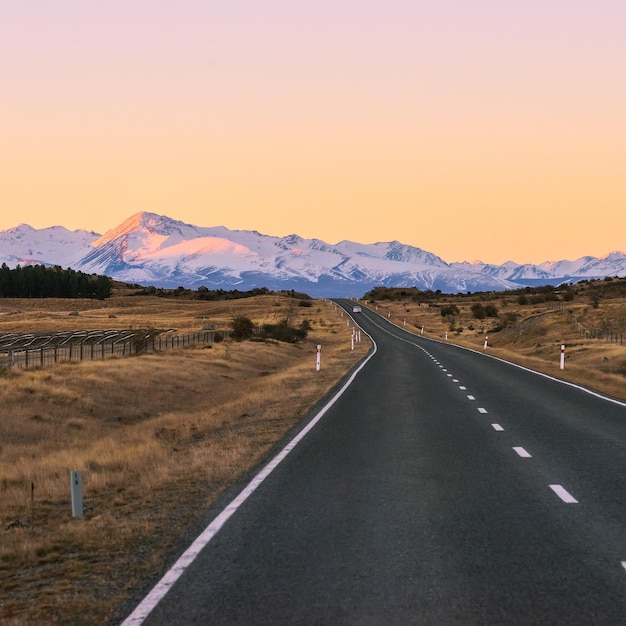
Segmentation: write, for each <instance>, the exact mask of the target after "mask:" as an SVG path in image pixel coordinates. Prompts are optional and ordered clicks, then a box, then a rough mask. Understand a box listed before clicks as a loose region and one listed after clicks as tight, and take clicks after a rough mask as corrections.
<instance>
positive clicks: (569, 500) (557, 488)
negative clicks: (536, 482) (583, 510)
mask: <svg viewBox="0 0 626 626" xmlns="http://www.w3.org/2000/svg"><path fill="white" fill-rule="evenodd" d="M550 489H552V491H554V493H556V495H557V496H559V498H561V500H563V502H565V504H578V500H576V498H574V496H573V495H572V494H571V493H569V491H567V490H566V489H565V488H564V487H563V486H562V485H550ZM623 563H624V562H623V561H622V565H623Z"/></svg>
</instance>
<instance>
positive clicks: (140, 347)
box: [0, 329, 215, 369]
mask: <svg viewBox="0 0 626 626" xmlns="http://www.w3.org/2000/svg"><path fill="white" fill-rule="evenodd" d="M214 339H215V331H213V330H206V331H202V332H197V333H188V334H183V335H180V334H176V332H175V330H174V329H169V330H89V331H87V330H79V331H65V332H56V333H28V334H24V333H6V334H1V333H0V364H1V365H3V366H4V367H15V368H18V369H25V368H29V367H49V366H51V365H54V364H56V363H61V362H71V361H93V360H101V359H106V358H111V357H128V356H134V355H138V354H143V353H146V352H155V351H162V350H171V349H174V348H179V347H180V348H182V347H186V346H190V345H194V344H199V343H200V344H210V343H213V341H214Z"/></svg>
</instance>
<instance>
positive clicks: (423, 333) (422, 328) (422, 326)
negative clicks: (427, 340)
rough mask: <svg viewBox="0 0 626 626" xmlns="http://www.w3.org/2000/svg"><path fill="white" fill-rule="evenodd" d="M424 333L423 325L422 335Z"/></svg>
mask: <svg viewBox="0 0 626 626" xmlns="http://www.w3.org/2000/svg"><path fill="white" fill-rule="evenodd" d="M423 334H424V327H423V326H422V335H423Z"/></svg>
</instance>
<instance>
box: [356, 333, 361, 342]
mask: <svg viewBox="0 0 626 626" xmlns="http://www.w3.org/2000/svg"><path fill="white" fill-rule="evenodd" d="M356 336H357V341H358V342H359V343H361V331H360V330H359V331H357V333H356Z"/></svg>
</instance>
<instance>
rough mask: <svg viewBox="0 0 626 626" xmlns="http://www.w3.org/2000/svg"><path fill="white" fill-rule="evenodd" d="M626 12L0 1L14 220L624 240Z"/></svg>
mask: <svg viewBox="0 0 626 626" xmlns="http://www.w3.org/2000/svg"><path fill="white" fill-rule="evenodd" d="M513 5H514V6H513ZM625 24H626V3H624V2H622V1H620V2H618V1H609V0H599V1H597V2H593V3H592V2H589V1H584V2H582V1H576V0H570V1H568V2H565V1H563V0H554V1H550V2H545V0H544V1H542V2H538V1H535V0H530V1H525V2H516V3H510V2H502V1H499V2H497V1H486V0H479V1H476V2H468V1H465V2H462V1H460V0H457V1H451V0H448V1H446V0H443V1H438V2H419V1H416V0H414V1H412V2H409V1H396V2H393V1H387V2H383V1H372V0H370V1H367V0H361V1H360V2H356V1H347V0H343V1H342V0H335V1H333V2H330V1H328V0H319V1H317V2H310V3H303V2H293V1H292V2H288V1H286V0H263V1H261V0H256V1H253V0H247V1H244V0H229V1H228V2H214V1H213V2H206V1H200V0H197V1H193V0H180V1H178V2H171V1H170V2H164V1H155V0H153V1H150V2H148V1H147V0H136V1H133V0H127V1H124V2H122V1H113V0H109V1H108V2H90V1H87V0H82V1H70V0H55V1H54V2H50V1H49V0H47V1H43V0H39V1H35V0H20V2H7V3H3V6H2V7H0V81H1V84H2V97H1V98H0V138H1V139H0V207H1V210H0V230H2V229H6V228H10V227H11V226H15V225H17V224H19V223H22V222H25V223H29V224H31V225H32V226H35V227H44V226H50V225H54V224H62V225H64V226H66V227H68V228H71V229H75V228H85V229H89V230H96V231H98V232H104V231H106V230H107V229H109V228H113V227H114V226H116V225H117V224H118V223H119V222H121V221H122V220H124V219H125V218H127V217H129V216H130V215H131V214H133V213H135V212H137V211H154V212H157V213H164V214H167V215H169V216H170V217H173V218H176V219H180V220H183V221H187V222H190V223H194V224H198V225H201V226H214V225H224V226H227V227H229V228H238V229H251V230H252V229H254V230H259V231H261V232H264V233H266V234H272V235H286V234H289V233H292V232H295V233H298V234H300V235H302V236H304V237H318V238H321V239H324V240H326V241H328V242H331V243H334V242H337V241H339V240H341V239H352V240H356V241H361V242H364V243H368V242H374V241H388V240H392V239H398V240H400V241H402V242H404V243H409V244H412V245H416V246H419V247H422V248H424V249H426V250H429V251H431V252H434V253H436V254H438V255H440V256H442V257H443V258H444V259H446V260H447V261H455V260H472V259H475V258H478V257H480V258H482V259H483V260H485V261H490V262H503V261H506V260H508V259H512V260H515V261H517V262H541V261H544V260H547V259H550V260H556V259H561V258H570V259H571V258H576V257H579V256H582V255H584V254H593V255H597V256H601V255H604V254H606V253H608V252H610V251H611V250H614V249H622V250H626V242H625V241H624V238H625V236H626V184H625V181H626V115H625V113H624V112H625V111H626V44H625V43H624V25H625Z"/></svg>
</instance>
